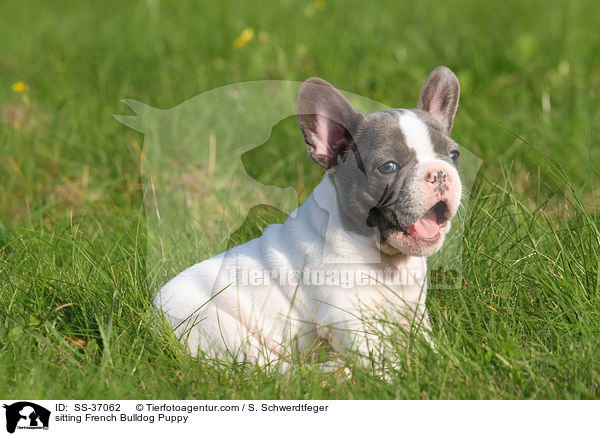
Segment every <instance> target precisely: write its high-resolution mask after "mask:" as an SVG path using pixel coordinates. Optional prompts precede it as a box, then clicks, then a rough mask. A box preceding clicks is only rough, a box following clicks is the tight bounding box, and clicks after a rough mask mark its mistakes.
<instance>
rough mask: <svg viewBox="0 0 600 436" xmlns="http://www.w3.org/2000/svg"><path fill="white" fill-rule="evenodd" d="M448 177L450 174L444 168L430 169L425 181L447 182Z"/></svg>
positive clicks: (433, 182)
mask: <svg viewBox="0 0 600 436" xmlns="http://www.w3.org/2000/svg"><path fill="white" fill-rule="evenodd" d="M447 178H448V174H446V171H444V170H438V171H430V172H428V173H427V176H425V181H427V182H429V183H431V184H434V185H435V184H436V183H442V182H445V181H446V179H447Z"/></svg>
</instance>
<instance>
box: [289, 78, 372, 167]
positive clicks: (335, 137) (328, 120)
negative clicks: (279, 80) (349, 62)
mask: <svg viewBox="0 0 600 436" xmlns="http://www.w3.org/2000/svg"><path fill="white" fill-rule="evenodd" d="M297 115H298V124H299V125H300V130H302V133H303V134H304V142H305V143H306V149H307V151H308V154H309V156H310V157H311V159H312V160H313V161H314V162H316V163H318V164H319V165H321V166H322V167H323V168H324V169H326V170H330V169H333V168H334V167H335V166H336V165H337V162H338V161H339V160H338V157H339V156H343V154H344V153H345V152H346V151H347V150H348V148H349V147H350V145H351V144H352V143H353V136H354V133H355V131H356V127H357V126H358V124H359V123H360V121H361V120H362V119H363V118H364V115H363V114H362V113H361V112H359V111H357V110H356V109H355V108H354V106H352V104H351V103H350V102H349V101H348V100H346V98H345V97H344V96H343V95H342V93H341V92H339V91H338V90H337V89H335V88H334V87H333V86H332V85H330V84H329V83H327V82H326V81H325V80H323V79H319V78H317V77H313V78H310V79H308V80H307V81H306V82H304V84H303V85H302V88H300V92H299V93H298V114H297Z"/></svg>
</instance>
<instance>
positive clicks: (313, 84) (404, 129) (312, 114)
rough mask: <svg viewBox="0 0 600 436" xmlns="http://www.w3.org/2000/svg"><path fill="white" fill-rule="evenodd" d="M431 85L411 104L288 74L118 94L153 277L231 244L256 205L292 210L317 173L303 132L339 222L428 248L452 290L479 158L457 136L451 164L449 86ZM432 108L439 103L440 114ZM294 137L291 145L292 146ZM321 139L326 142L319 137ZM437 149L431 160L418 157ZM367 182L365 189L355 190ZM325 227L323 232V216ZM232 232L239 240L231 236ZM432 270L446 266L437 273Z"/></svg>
mask: <svg viewBox="0 0 600 436" xmlns="http://www.w3.org/2000/svg"><path fill="white" fill-rule="evenodd" d="M442 78H443V77H442ZM432 83H433V84H436V83H442V84H444V83H446V81H444V80H434V81H433V82H432ZM450 88H451V87H450ZM436 89H437V88H436V86H426V87H425V88H424V90H423V95H422V96H421V99H420V102H419V110H416V111H414V110H397V109H391V108H390V107H388V106H387V105H384V104H382V103H379V102H376V101H373V100H370V99H367V98H365V97H362V96H359V95H356V94H351V93H348V92H340V91H338V90H336V89H334V88H333V86H331V85H329V84H328V83H326V82H324V81H320V80H316V79H311V80H309V81H308V82H307V83H305V84H304V86H303V84H302V83H299V82H288V81H259V82H245V83H238V84H231V85H227V86H224V87H222V88H217V89H213V90H210V91H207V92H205V93H203V94H200V95H198V96H196V97H194V98H192V99H190V100H188V101H186V102H184V103H182V104H180V105H178V106H176V107H173V108H171V109H168V110H162V109H157V108H153V107H151V106H148V105H145V104H143V103H141V102H139V101H135V100H124V101H123V102H124V103H125V104H127V105H128V106H129V107H130V108H131V109H132V110H133V111H134V112H135V113H136V115H129V116H127V115H116V116H115V118H116V119H117V120H119V121H120V122H122V123H123V124H125V125H126V126H128V127H131V128H132V129H134V130H137V131H139V132H142V133H144V143H143V145H140V144H138V143H137V141H136V140H135V139H134V138H131V142H132V146H133V148H134V149H135V150H136V152H137V153H138V154H139V156H140V171H141V182H142V186H143V191H144V205H145V209H146V215H145V217H146V225H147V232H148V241H147V242H148V243H147V256H146V261H147V264H148V265H149V268H148V271H149V273H148V277H147V280H148V285H149V286H150V288H152V289H157V288H158V287H160V286H162V285H163V284H164V283H165V280H166V279H167V278H170V277H174V276H175V275H176V273H178V272H180V271H181V270H182V268H183V267H185V266H189V265H192V264H194V263H196V262H197V261H198V260H199V259H206V258H209V257H211V256H213V255H214V254H216V253H221V252H223V251H225V250H227V249H229V248H231V242H232V241H235V242H240V241H244V240H249V239H252V237H249V236H248V234H249V233H250V230H246V229H244V228H243V225H244V223H245V221H246V219H247V217H249V216H251V215H252V213H253V210H254V209H253V208H255V207H258V206H261V207H269V208H271V210H275V211H278V212H280V213H281V214H282V215H283V216H289V217H290V218H292V219H294V218H295V216H294V213H295V211H294V210H295V209H296V207H297V206H298V205H299V204H301V203H302V202H303V198H301V191H302V189H305V190H307V191H310V189H306V188H307V186H305V180H304V175H305V174H307V175H309V174H311V175H312V176H314V178H315V180H319V178H320V177H322V175H320V174H316V173H319V172H318V171H316V173H314V172H313V173H310V172H307V171H306V170H305V168H304V162H308V161H309V159H306V156H305V154H306V151H305V150H304V149H305V147H303V144H302V143H303V142H305V143H306V144H307V145H306V149H307V150H308V152H309V155H310V157H311V159H312V160H313V161H314V162H316V163H317V164H319V165H320V166H321V167H322V168H321V170H322V169H324V170H325V172H326V173H328V174H329V173H331V175H332V176H333V175H334V173H335V182H336V183H334V185H335V188H336V190H337V191H339V192H338V195H339V196H340V198H342V199H343V201H342V202H340V207H341V210H340V214H341V216H342V218H343V219H344V221H343V224H344V226H345V227H347V228H350V229H352V231H353V234H356V235H359V236H366V237H374V238H376V239H377V238H378V239H379V240H380V244H381V250H382V252H384V253H386V254H387V253H388V252H390V253H391V252H394V251H402V252H405V253H410V254H412V255H418V256H431V257H430V258H429V259H428V262H427V264H428V271H430V272H433V273H435V275H436V277H438V281H437V282H436V285H435V286H436V287H437V288H446V289H448V288H459V287H460V286H461V272H462V271H461V270H462V233H463V229H464V219H465V215H466V208H465V207H464V205H466V204H468V198H469V192H470V189H469V187H470V186H472V185H473V183H474V180H475V176H476V174H477V172H478V169H479V166H480V165H481V160H480V159H479V158H478V157H477V156H475V155H474V154H472V153H470V152H469V151H468V150H466V149H465V148H461V151H460V169H458V153H459V152H458V145H457V144H456V143H455V142H454V141H453V140H452V139H451V138H450V136H449V134H450V130H451V128H452V119H453V116H454V111H455V109H456V103H457V101H458V92H450V93H449V94H448V95H446V94H444V95H446V97H448V98H446V100H443V99H442V100H439V99H438V100H436V99H434V98H431V96H432V95H437V94H436V92H435V91H436ZM299 94H300V100H299ZM450 97H451V98H450ZM299 102H300V106H298V103H299ZM432 102H433V103H435V102H438V103H439V104H437V106H436V104H433V103H432ZM374 112H376V114H372V113H374ZM432 113H433V114H434V115H435V114H437V113H439V115H440V116H439V117H438V118H440V119H439V120H438V123H436V122H434V118H435V116H434V115H431V114H432ZM363 114H371V115H363ZM288 121H289V122H288ZM298 124H300V129H301V131H302V134H303V136H304V138H302V134H300V132H298ZM438 124H439V125H438ZM434 125H435V126H437V128H433V127H432V126H434ZM422 138H427V140H426V141H421V139H422ZM303 139H304V141H303ZM293 143H297V144H298V145H297V146H295V147H292V146H289V144H293ZM329 143H331V144H332V147H329V148H327V147H325V146H324V144H329ZM374 144H377V146H378V147H377V148H378V150H376V151H373V150H371V149H373V148H375V147H374ZM414 144H418V145H419V147H414V146H411V145H414ZM420 144H423V146H421V145H420ZM280 149H283V150H284V151H281V150H280ZM258 155H260V157H257V156H258ZM433 158H436V159H437V161H438V162H437V163H436V165H438V166H439V168H438V166H435V167H426V165H425V164H423V165H415V164H414V162H416V161H419V162H421V161H427V160H431V159H433ZM438 158H439V159H438ZM440 159H441V160H440ZM379 161H381V162H379ZM442 161H443V162H442ZM440 162H441V163H440ZM307 165H312V164H310V163H309V164H307ZM315 168H316V166H315ZM458 172H459V173H460V180H459V178H458V175H459V173H458ZM332 178H333V177H332ZM417 182H418V183H417ZM461 182H462V183H461ZM306 183H307V184H310V179H309V178H308V176H307V179H306ZM388 185H389V186H388ZM367 192H368V193H369V198H365V195H362V194H364V193H367ZM406 193H412V194H413V195H412V196H411V195H406ZM400 197H402V201H399V200H398V199H399V198H400ZM461 197H462V198H461ZM315 201H316V202H317V204H318V206H319V207H320V208H321V209H323V210H324V211H326V212H327V213H329V212H331V211H329V209H328V207H329V206H330V204H329V203H328V199H327V198H317V196H315ZM461 204H462V205H463V206H460V205H461ZM327 213H325V215H327ZM455 215H456V216H457V218H455V219H454V220H453V224H452V229H450V225H449V224H450V223H449V220H450V218H451V217H452V216H455ZM347 218H349V219H347ZM282 221H283V220H282ZM323 226H325V228H326V229H328V230H327V232H326V233H327V234H328V235H329V233H330V232H329V227H328V219H327V218H325V221H324V223H323ZM253 227H256V225H255V224H252V226H249V228H250V229H252V228H253ZM400 230H402V231H400ZM238 232H239V233H240V235H241V237H239V238H238V237H235V236H234V235H236V234H237V233H238ZM373 235H374V236H373ZM251 236H253V237H257V236H259V235H258V234H252V235H251ZM444 241H445V242H444ZM442 242H444V250H441V251H440V250H439V248H440V246H441V244H442ZM329 247H330V245H329V244H328V243H327V241H324V243H323V258H324V259H328V260H327V263H331V262H336V260H335V259H334V256H328V255H327V254H328V253H327V252H326V250H327V249H328V248H329ZM375 255H376V256H377V253H375ZM332 259H333V260H332ZM344 261H348V259H344ZM378 261H379V258H378V257H376V258H374V259H373V263H377V262H378ZM440 277H443V278H446V279H444V282H443V283H440V280H441V279H440Z"/></svg>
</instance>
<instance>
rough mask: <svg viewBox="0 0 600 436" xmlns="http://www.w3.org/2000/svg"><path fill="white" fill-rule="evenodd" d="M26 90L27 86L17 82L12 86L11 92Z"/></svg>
mask: <svg viewBox="0 0 600 436" xmlns="http://www.w3.org/2000/svg"><path fill="white" fill-rule="evenodd" d="M26 89H27V84H26V83H25V82H22V81H20V80H19V81H18V82H17V83H13V84H12V90H13V91H15V92H23V91H25V90H26Z"/></svg>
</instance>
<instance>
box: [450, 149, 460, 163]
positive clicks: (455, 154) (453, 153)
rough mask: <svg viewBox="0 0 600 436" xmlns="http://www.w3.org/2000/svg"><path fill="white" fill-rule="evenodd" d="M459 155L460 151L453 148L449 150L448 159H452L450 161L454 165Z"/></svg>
mask: <svg viewBox="0 0 600 436" xmlns="http://www.w3.org/2000/svg"><path fill="white" fill-rule="evenodd" d="M459 156H460V151H458V150H453V151H451V152H450V160H451V161H452V163H454V165H456V164H457V163H458V157H459Z"/></svg>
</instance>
